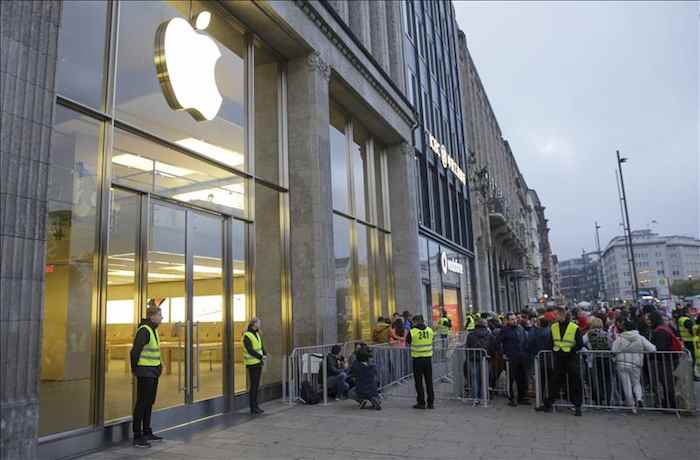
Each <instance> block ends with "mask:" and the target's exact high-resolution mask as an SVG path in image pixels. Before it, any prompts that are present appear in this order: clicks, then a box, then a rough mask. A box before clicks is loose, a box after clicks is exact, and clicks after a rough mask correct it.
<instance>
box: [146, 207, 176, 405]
mask: <svg viewBox="0 0 700 460" xmlns="http://www.w3.org/2000/svg"><path fill="white" fill-rule="evenodd" d="M150 217H151V221H150V225H149V236H148V259H147V261H148V278H147V282H148V286H147V291H146V292H147V296H148V298H149V299H156V300H161V299H164V300H163V303H162V304H161V309H162V311H163V321H162V322H161V324H160V326H159V327H158V334H159V335H160V350H161V361H162V364H163V373H162V374H161V376H160V379H159V382H158V397H157V398H156V402H155V404H154V405H153V408H154V409H161V408H164V407H171V406H176V405H180V404H183V403H184V398H185V393H184V386H185V375H186V369H185V340H186V329H185V295H186V288H185V235H186V225H185V224H186V213H185V210H184V209H182V208H178V207H174V206H168V205H165V204H162V203H159V202H156V201H154V202H153V203H152V204H151V216H150Z"/></svg>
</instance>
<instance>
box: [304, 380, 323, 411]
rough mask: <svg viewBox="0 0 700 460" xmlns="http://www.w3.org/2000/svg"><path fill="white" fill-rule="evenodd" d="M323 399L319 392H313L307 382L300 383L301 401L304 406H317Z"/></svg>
mask: <svg viewBox="0 0 700 460" xmlns="http://www.w3.org/2000/svg"><path fill="white" fill-rule="evenodd" d="M322 399H323V396H322V395H321V392H320V391H314V389H313V387H312V386H311V384H310V383H309V381H308V380H304V381H303V382H301V400H302V401H303V402H304V404H309V405H313V404H318V403H320V402H321V400H322Z"/></svg>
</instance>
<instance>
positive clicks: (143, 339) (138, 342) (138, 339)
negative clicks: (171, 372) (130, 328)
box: [130, 319, 163, 378]
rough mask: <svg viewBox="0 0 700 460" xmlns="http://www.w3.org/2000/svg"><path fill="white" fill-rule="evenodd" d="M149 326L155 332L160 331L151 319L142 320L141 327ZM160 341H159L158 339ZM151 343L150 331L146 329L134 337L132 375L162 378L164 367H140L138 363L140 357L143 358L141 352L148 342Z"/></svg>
mask: <svg viewBox="0 0 700 460" xmlns="http://www.w3.org/2000/svg"><path fill="white" fill-rule="evenodd" d="M144 324H146V325H148V326H151V328H152V329H153V330H154V331H155V330H156V329H158V325H157V324H155V323H153V322H151V320H150V319H142V320H141V323H139V327H141V326H142V325H144ZM156 340H158V339H156ZM150 341H151V337H150V335H149V333H148V329H146V328H145V327H144V328H142V329H139V330H138V332H137V333H136V336H135V337H134V343H133V345H132V346H131V354H130V358H131V373H132V374H134V375H135V376H136V377H155V378H158V377H160V374H161V372H162V370H163V366H162V365H161V366H139V365H138V364H137V363H138V362H139V357H140V356H141V351H142V350H143V347H145V346H146V345H147V344H148V342H150Z"/></svg>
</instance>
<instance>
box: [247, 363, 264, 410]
mask: <svg viewBox="0 0 700 460" xmlns="http://www.w3.org/2000/svg"><path fill="white" fill-rule="evenodd" d="M246 369H248V385H249V386H248V401H249V402H250V410H253V409H257V408H258V389H260V376H261V375H262V364H255V365H253V366H246Z"/></svg>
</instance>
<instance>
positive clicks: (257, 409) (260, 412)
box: [255, 406, 265, 414]
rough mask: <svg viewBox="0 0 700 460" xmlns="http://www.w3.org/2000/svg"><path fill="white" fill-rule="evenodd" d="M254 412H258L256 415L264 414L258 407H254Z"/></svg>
mask: <svg viewBox="0 0 700 460" xmlns="http://www.w3.org/2000/svg"><path fill="white" fill-rule="evenodd" d="M255 410H256V411H258V414H264V413H265V411H264V410H262V409H260V406H258V407H256V408H255Z"/></svg>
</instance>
